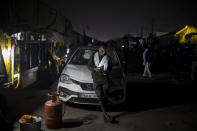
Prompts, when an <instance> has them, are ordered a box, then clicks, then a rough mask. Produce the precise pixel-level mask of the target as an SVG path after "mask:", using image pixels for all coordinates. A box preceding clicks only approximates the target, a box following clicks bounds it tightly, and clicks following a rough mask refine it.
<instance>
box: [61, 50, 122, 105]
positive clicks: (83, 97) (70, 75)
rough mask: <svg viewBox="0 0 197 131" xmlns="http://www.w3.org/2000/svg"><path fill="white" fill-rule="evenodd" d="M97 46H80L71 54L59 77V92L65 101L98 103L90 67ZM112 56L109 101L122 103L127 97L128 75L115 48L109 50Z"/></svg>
mask: <svg viewBox="0 0 197 131" xmlns="http://www.w3.org/2000/svg"><path fill="white" fill-rule="evenodd" d="M97 50H98V48H97V47H79V48H78V49H77V50H76V51H75V52H74V53H73V55H72V56H71V58H70V59H69V61H68V62H67V64H66V66H65V67H64V69H63V71H62V73H61V76H60V78H59V82H58V87H57V92H58V93H59V94H60V99H61V100H62V101H64V102H71V103H79V104H91V105H98V99H97V95H96V94H95V91H94V89H93V79H92V76H91V71H90V70H89V69H88V61H89V59H90V56H91V55H92V54H93V53H94V52H96V51H97ZM107 52H108V54H109V56H111V58H112V71H111V72H110V91H109V99H108V102H109V103H110V104H121V103H123V102H125V99H126V77H125V75H124V73H123V68H122V65H121V63H120V60H119V58H118V55H117V53H116V52H115V50H114V49H113V48H110V49H108V50H107Z"/></svg>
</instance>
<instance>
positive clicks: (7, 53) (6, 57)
mask: <svg viewBox="0 0 197 131" xmlns="http://www.w3.org/2000/svg"><path fill="white" fill-rule="evenodd" d="M2 54H3V57H4V59H5V60H7V59H9V58H10V54H11V48H8V49H7V50H6V49H3V50H2Z"/></svg>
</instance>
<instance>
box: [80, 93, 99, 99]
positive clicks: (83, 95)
mask: <svg viewBox="0 0 197 131" xmlns="http://www.w3.org/2000/svg"><path fill="white" fill-rule="evenodd" d="M80 97H82V98H97V95H96V94H80Z"/></svg>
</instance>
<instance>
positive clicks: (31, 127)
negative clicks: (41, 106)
mask: <svg viewBox="0 0 197 131" xmlns="http://www.w3.org/2000/svg"><path fill="white" fill-rule="evenodd" d="M33 117H34V118H35V119H36V122H33V123H22V122H21V119H20V120H19V123H20V131H40V130H41V121H42V118H41V117H37V116H33Z"/></svg>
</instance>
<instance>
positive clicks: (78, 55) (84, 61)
mask: <svg viewBox="0 0 197 131" xmlns="http://www.w3.org/2000/svg"><path fill="white" fill-rule="evenodd" d="M96 51H98V49H79V50H78V51H77V52H75V54H74V55H73V57H72V58H71V61H70V62H69V64H74V65H88V62H89V59H90V56H91V55H92V54H94V53H95V52H96ZM107 54H108V55H109V56H110V57H111V59H112V66H117V65H119V64H118V60H117V57H116V55H115V52H114V51H113V50H107Z"/></svg>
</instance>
